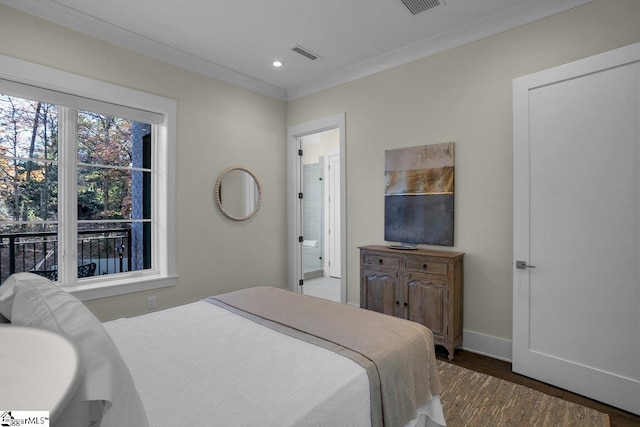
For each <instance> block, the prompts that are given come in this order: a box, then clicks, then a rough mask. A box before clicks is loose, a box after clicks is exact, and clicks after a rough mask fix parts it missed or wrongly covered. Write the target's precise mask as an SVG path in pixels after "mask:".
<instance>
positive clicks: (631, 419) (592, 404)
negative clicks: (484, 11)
mask: <svg viewBox="0 0 640 427" xmlns="http://www.w3.org/2000/svg"><path fill="white" fill-rule="evenodd" d="M436 355H437V357H438V359H440V360H444V361H446V362H449V360H448V359H447V351H446V350H445V349H444V348H441V347H439V346H438V347H436ZM450 363H453V364H455V365H459V366H462V367H464V368H467V369H471V370H474V371H476V372H481V373H483V374H487V375H491V376H494V377H498V378H502V379H503V380H507V381H511V382H513V383H516V384H521V385H524V386H526V387H530V388H533V389H535V390H538V391H541V392H543V393H546V394H549V395H551V396H556V397H559V398H561V399H565V400H568V401H570V402H575V403H578V404H580V405H584V406H588V407H589V408H593V409H595V410H597V411H600V412H604V413H606V414H609V419H610V421H611V427H631V426H634V427H638V426H640V416H637V415H633V414H631V413H629V412H626V411H623V410H620V409H617V408H614V407H612V406H609V405H605V404H603V403H600V402H596V401H595V400H591V399H587V398H586V397H583V396H580V395H577V394H574V393H570V392H568V391H566V390H562V389H559V388H556V387H553V386H551V385H549V384H545V383H542V382H540V381H536V380H533V379H531V378H528V377H525V376H522V375H519V374H515V373H513V372H512V371H511V363H508V362H503V361H501V360H497V359H493V358H491V357H486V356H481V355H479V354H476V353H471V352H468V351H464V350H456V355H455V359H454V360H453V361H451V362H450Z"/></svg>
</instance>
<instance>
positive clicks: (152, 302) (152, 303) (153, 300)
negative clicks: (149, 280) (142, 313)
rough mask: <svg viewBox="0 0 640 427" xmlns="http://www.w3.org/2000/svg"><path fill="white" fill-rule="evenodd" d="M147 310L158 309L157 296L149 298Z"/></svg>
mask: <svg viewBox="0 0 640 427" xmlns="http://www.w3.org/2000/svg"><path fill="white" fill-rule="evenodd" d="M147 308H148V309H149V310H153V309H154V308H156V296H155V295H154V296H152V297H149V298H147Z"/></svg>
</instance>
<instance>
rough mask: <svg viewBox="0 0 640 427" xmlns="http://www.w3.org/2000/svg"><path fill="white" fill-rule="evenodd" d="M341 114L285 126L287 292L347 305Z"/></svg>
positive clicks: (342, 119)
mask: <svg viewBox="0 0 640 427" xmlns="http://www.w3.org/2000/svg"><path fill="white" fill-rule="evenodd" d="M344 125H345V121H344V114H341V115H337V116H331V117H327V118H324V119H320V120H317V121H314V122H310V123H305V124H302V125H297V126H292V127H290V128H289V132H288V133H289V135H288V139H289V144H288V146H289V148H288V151H289V156H288V157H289V178H288V194H289V197H288V201H289V288H290V289H291V290H294V291H296V292H299V293H303V294H306V295H313V296H317V297H321V298H325V299H330V300H333V301H338V302H346V300H347V295H346V278H345V275H346V274H344V273H346V268H345V267H346V262H345V256H344V255H345V254H344V245H345V242H346V236H345V232H344V223H345V218H346V214H345V208H346V204H345V190H344V189H345V182H344V175H345V168H344V147H345V138H344Z"/></svg>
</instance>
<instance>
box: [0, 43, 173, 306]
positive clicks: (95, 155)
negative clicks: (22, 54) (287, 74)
mask: <svg viewBox="0 0 640 427" xmlns="http://www.w3.org/2000/svg"><path fill="white" fill-rule="evenodd" d="M0 69H2V74H0V280H1V281H4V279H6V277H8V275H9V274H11V273H13V272H19V271H33V272H35V273H38V274H41V275H44V276H46V277H49V278H51V279H52V280H56V281H58V282H59V284H60V285H61V286H64V287H65V288H66V289H67V290H69V291H70V292H72V293H74V294H76V296H78V297H80V298H81V299H93V298H100V297H104V296H110V295H117V294H122V293H128V292H135V291H139V290H144V289H151V288H156V287H161V286H170V285H172V284H173V283H174V280H175V277H174V274H175V273H174V271H175V259H174V258H175V256H174V250H173V247H174V229H175V226H174V224H173V218H174V216H173V210H172V209H173V203H172V201H173V200H174V194H173V192H174V188H175V187H174V185H172V181H173V177H174V170H173V163H172V160H171V159H173V158H174V155H173V152H174V150H175V148H174V145H175V141H174V140H175V137H174V133H175V130H174V129H175V114H176V113H175V101H172V100H169V99H166V98H161V97H158V96H155V95H151V94H147V93H143V92H139V91H134V90H130V89H126V88H123V87H119V86H114V85H111V84H107V83H104V82H99V81H95V80H92V79H88V78H85V77H81V76H75V75H73V74H69V73H64V72H60V71H57V70H53V69H50V68H46V67H41V66H38V65H35V64H30V63H26V62H24V61H19V60H15V59H13V58H8V57H4V56H1V55H0ZM12 71H13V73H11V72H12ZM25 73H26V75H25ZM34 81H35V82H37V83H35V84H34V83H33V82H34ZM26 82H28V84H27V83H26ZM61 88H62V89H61Z"/></svg>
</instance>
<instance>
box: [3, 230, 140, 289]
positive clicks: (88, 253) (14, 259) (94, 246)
mask: <svg viewBox="0 0 640 427" xmlns="http://www.w3.org/2000/svg"><path fill="white" fill-rule="evenodd" d="M130 248H131V229H130V228H113V229H101V230H82V231H78V264H79V265H80V264H87V263H92V262H93V263H96V271H95V275H100V274H113V273H120V272H124V271H129V269H130V266H131V265H132V264H131V251H130V250H129V249H130ZM57 268H58V235H57V233H56V232H55V231H52V232H31V233H5V234H0V283H2V282H4V281H5V280H6V278H7V277H9V276H10V275H11V274H13V273H19V272H23V271H42V270H57Z"/></svg>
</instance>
